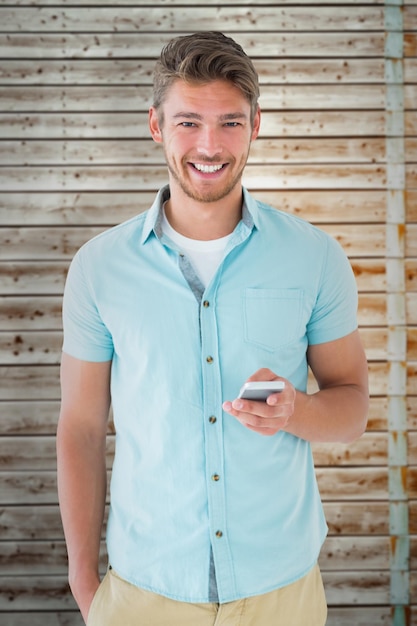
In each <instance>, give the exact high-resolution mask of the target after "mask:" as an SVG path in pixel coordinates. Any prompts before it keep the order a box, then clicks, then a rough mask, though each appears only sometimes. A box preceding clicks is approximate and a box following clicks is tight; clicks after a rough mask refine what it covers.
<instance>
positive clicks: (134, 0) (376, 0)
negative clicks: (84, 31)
mask: <svg viewBox="0 0 417 626" xmlns="http://www.w3.org/2000/svg"><path fill="white" fill-rule="evenodd" d="M415 2H416V0H407V3H408V4H413V3H415ZM334 3H335V0H322V1H321V2H320V4H334ZM383 3H384V2H383V0H367V4H368V5H371V4H374V5H377V4H383ZM9 4H10V0H0V6H1V5H9ZM13 4H14V6H17V7H18V6H21V5H23V6H25V5H27V4H28V2H27V0H15V2H14V3H13ZM30 4H31V5H32V6H40V5H41V6H48V5H56V4H57V3H56V0H31V3H30ZM73 4H74V1H73V0H61V2H60V5H62V6H65V5H73ZM88 4H89V6H96V5H98V6H100V7H101V6H107V5H113V6H114V0H89V2H88ZM123 4H124V5H125V6H129V5H135V6H138V7H139V6H145V7H147V6H149V0H123ZM212 4H213V5H216V6H217V4H218V0H207V2H205V5H206V6H209V5H212ZM235 4H237V5H242V6H245V5H247V4H249V5H252V4H253V0H230V1H228V5H230V6H232V5H235ZM262 4H263V5H270V4H272V5H273V6H285V5H287V4H289V5H291V4H294V0H280V1H279V2H276V0H275V1H273V0H266V1H265V2H262ZM297 4H299V5H310V4H312V5H315V4H317V0H298V2H297ZM349 4H363V0H349ZM164 5H165V6H167V7H171V8H174V7H175V6H177V5H178V6H188V5H191V6H192V7H194V6H195V0H164Z"/></svg>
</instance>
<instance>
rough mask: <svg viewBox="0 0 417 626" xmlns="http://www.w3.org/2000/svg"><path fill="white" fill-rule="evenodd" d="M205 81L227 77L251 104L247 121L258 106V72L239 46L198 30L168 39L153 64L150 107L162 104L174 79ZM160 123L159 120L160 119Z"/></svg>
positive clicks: (232, 41) (210, 32) (193, 81)
mask: <svg viewBox="0 0 417 626" xmlns="http://www.w3.org/2000/svg"><path fill="white" fill-rule="evenodd" d="M177 79H181V80H184V81H186V82H188V83H197V84H198V83H200V84H204V83H209V82H211V81H213V80H227V81H229V82H231V83H233V84H234V85H235V87H237V88H238V89H240V91H241V92H242V93H243V95H244V96H245V97H246V99H247V100H248V101H249V103H250V105H251V121H252V122H253V119H254V117H255V114H256V111H257V108H258V98H259V83H258V74H257V73H256V70H255V68H254V66H253V63H252V61H251V59H250V58H249V57H248V55H247V54H246V53H245V52H244V50H243V48H242V47H241V46H240V45H239V44H238V43H236V42H235V41H234V40H233V39H231V38H230V37H226V35H223V33H220V32H217V31H201V32H197V33H194V34H193V35H185V36H182V37H176V38H174V39H172V40H171V41H170V42H169V43H168V44H167V45H166V46H165V47H164V48H163V49H162V52H161V54H160V57H159V59H158V61H157V63H156V66H155V70H154V83H153V98H154V100H153V106H154V107H155V108H156V109H158V108H159V107H160V106H161V104H163V102H164V99H165V96H166V93H167V91H168V89H169V88H170V87H171V85H172V84H173V82H174V81H176V80H177ZM160 123H162V119H160Z"/></svg>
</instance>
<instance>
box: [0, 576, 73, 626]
mask: <svg viewBox="0 0 417 626" xmlns="http://www.w3.org/2000/svg"><path fill="white" fill-rule="evenodd" d="M0 582H1V581H0ZM9 608H11V607H9ZM0 615H1V618H2V619H4V624H7V626H85V622H84V620H83V618H82V617H81V613H80V612H79V611H75V610H74V611H64V612H61V611H53V612H47V613H46V612H44V611H42V610H40V611H36V612H35V611H33V610H31V611H29V612H24V613H21V612H16V611H13V612H3V611H2V612H1V614H0Z"/></svg>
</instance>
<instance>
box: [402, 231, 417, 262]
mask: <svg viewBox="0 0 417 626" xmlns="http://www.w3.org/2000/svg"><path fill="white" fill-rule="evenodd" d="M405 255H406V256H417V224H408V225H407V226H406V230H405Z"/></svg>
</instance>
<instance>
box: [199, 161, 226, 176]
mask: <svg viewBox="0 0 417 626" xmlns="http://www.w3.org/2000/svg"><path fill="white" fill-rule="evenodd" d="M193 165H194V167H195V169H196V170H198V171H199V172H204V174H214V172H218V171H219V170H221V169H222V167H223V165H203V164H201V163H193Z"/></svg>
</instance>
